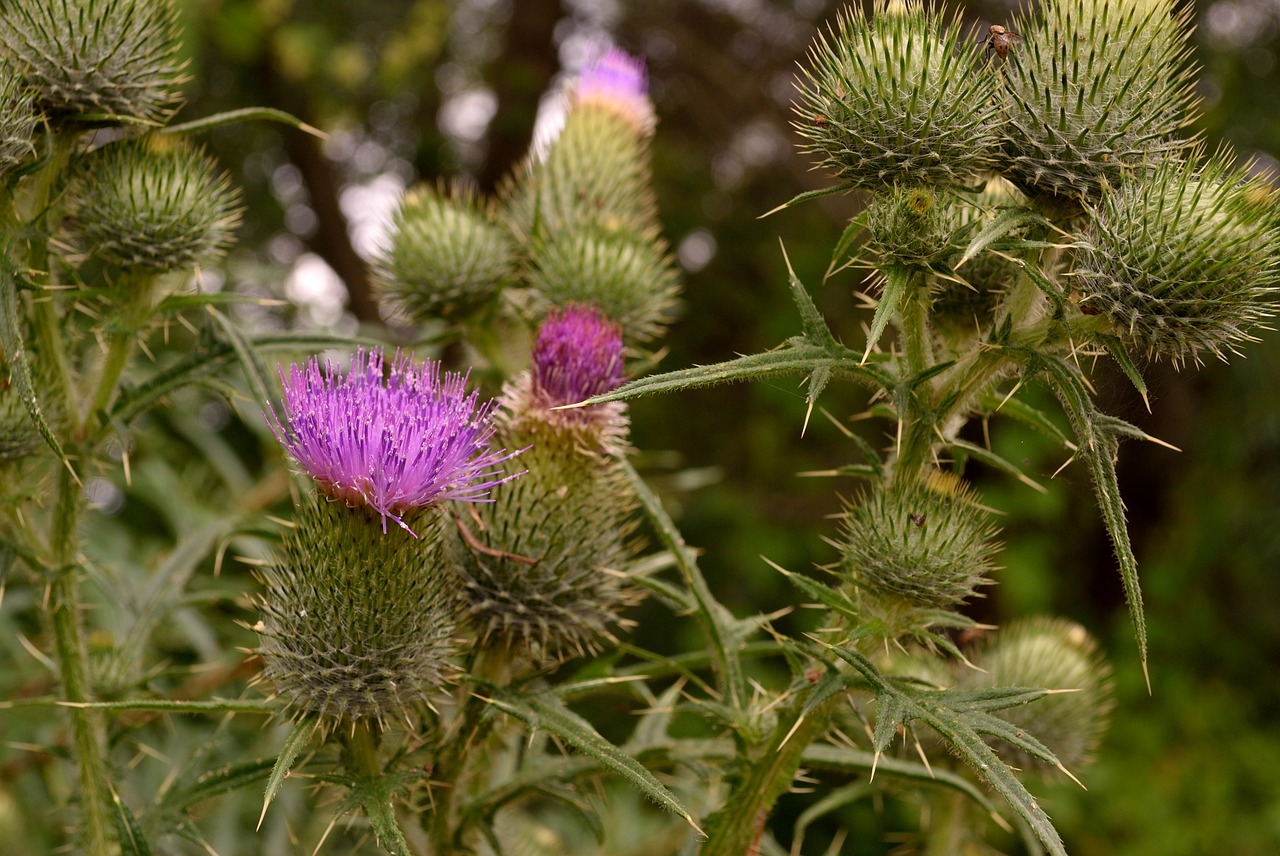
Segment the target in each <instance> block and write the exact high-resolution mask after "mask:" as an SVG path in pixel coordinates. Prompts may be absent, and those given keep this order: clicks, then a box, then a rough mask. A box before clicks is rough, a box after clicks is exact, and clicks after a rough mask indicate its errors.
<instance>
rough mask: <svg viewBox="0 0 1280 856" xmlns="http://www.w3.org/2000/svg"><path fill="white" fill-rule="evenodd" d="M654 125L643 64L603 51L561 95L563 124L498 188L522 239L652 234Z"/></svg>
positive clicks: (654, 227) (655, 231)
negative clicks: (570, 232)
mask: <svg viewBox="0 0 1280 856" xmlns="http://www.w3.org/2000/svg"><path fill="white" fill-rule="evenodd" d="M654 125H655V120H654V112H653V104H652V102H651V101H650V100H649V95H648V85H647V80H646V76H645V71H644V64H643V62H642V61H641V60H639V59H637V58H635V57H631V56H629V55H627V54H626V53H624V52H622V51H620V50H616V49H614V50H610V51H608V52H606V53H604V54H603V55H602V56H601V57H600V58H599V59H597V60H596V61H595V62H593V63H591V64H589V65H588V66H587V67H586V68H585V69H584V70H583V73H582V76H581V78H580V79H579V80H578V82H577V84H576V86H575V87H574V88H573V89H572V90H571V92H570V95H569V97H568V98H567V99H566V104H565V117H564V126H563V127H562V128H561V129H560V130H559V132H558V133H556V134H555V135H554V137H553V138H550V139H546V140H541V141H537V142H535V144H534V148H533V150H532V151H531V152H530V155H529V158H528V160H527V161H526V162H525V164H524V165H523V167H522V168H521V169H520V170H519V171H518V172H517V173H516V175H515V177H514V179H513V180H512V181H511V182H509V183H508V184H507V185H506V186H505V187H504V188H503V193H502V196H503V201H504V203H505V214H506V217H507V220H508V222H509V223H510V224H511V228H512V229H513V230H514V231H515V232H516V234H517V235H519V236H521V237H523V238H532V237H539V236H541V237H547V236H552V235H555V234H557V233H559V232H562V231H564V230H566V229H575V230H581V229H584V228H588V229H595V230H602V231H605V232H609V233H623V234H628V235H634V236H637V237H639V236H643V237H645V238H648V239H651V240H652V239H656V237H657V235H658V231H659V230H658V223H657V213H656V212H657V203H656V201H655V198H654V194H653V189H652V187H651V182H650V176H649V140H650V138H651V137H652V136H653V130H654Z"/></svg>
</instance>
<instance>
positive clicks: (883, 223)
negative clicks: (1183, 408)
mask: <svg viewBox="0 0 1280 856" xmlns="http://www.w3.org/2000/svg"><path fill="white" fill-rule="evenodd" d="M1174 7H1175V4H1174V2H1173V0H1125V2H1121V0H1046V2H1043V3H1039V4H1036V5H1035V6H1034V8H1029V9H1028V10H1027V11H1025V12H1023V13H1022V14H1020V15H1019V16H1018V17H1017V18H1016V19H1014V20H1011V21H1009V22H1007V26H1006V25H1004V24H998V25H996V26H997V27H998V28H999V29H998V30H995V31H993V32H992V33H991V34H990V35H988V34H987V33H985V32H984V33H981V34H978V35H975V33H974V32H973V31H970V30H966V29H965V28H963V27H962V26H960V24H959V22H958V21H955V20H951V19H949V18H948V17H947V16H946V15H944V13H942V12H940V11H938V10H937V9H935V8H934V7H933V6H932V5H928V6H927V5H925V4H923V3H920V2H915V1H914V0H908V2H890V3H886V2H878V3H877V4H876V9H875V11H874V13H871V14H864V13H862V12H849V13H847V14H845V15H844V16H842V18H841V19H840V21H839V23H838V25H837V26H836V28H835V30H834V31H833V32H832V33H831V35H830V37H820V38H819V39H818V41H817V43H816V44H815V46H814V48H813V50H812V53H811V63H810V66H811V67H810V68H809V70H808V72H807V79H806V80H805V81H804V83H803V91H802V95H801V98H800V102H799V106H798V113H799V118H798V121H797V123H796V124H797V127H798V128H799V130H800V133H801V134H802V135H803V136H804V137H805V138H806V141H807V145H806V147H807V149H808V150H809V151H810V152H811V153H812V154H814V155H816V156H817V157H818V159H819V163H820V165H821V166H823V167H826V168H828V169H830V170H831V171H832V172H833V173H834V174H835V177H836V180H837V181H838V182H839V183H840V184H841V185H842V186H844V187H848V188H850V189H854V188H856V189H860V190H864V191H869V192H870V193H871V194H872V203H871V210H870V211H869V212H868V228H869V230H870V232H871V248H872V249H873V250H874V251H875V252H876V254H877V255H878V257H879V259H880V260H881V261H882V262H883V263H884V264H898V265H907V266H917V267H926V268H929V269H931V270H933V271H936V272H938V273H943V274H946V275H948V276H952V277H953V279H952V280H950V281H951V282H953V283H957V284H958V287H959V288H960V289H963V290H964V291H965V292H967V293H966V294H957V293H956V292H955V289H954V288H950V287H946V286H943V287H939V288H938V292H939V294H938V299H937V302H938V303H939V304H940V307H941V308H942V309H943V310H944V311H946V310H950V311H954V312H956V313H958V314H956V315H955V316H954V318H955V320H956V322H957V323H958V324H960V325H962V326H965V327H967V329H968V331H969V332H970V333H971V334H972V335H971V336H970V337H968V339H967V341H969V342H971V341H973V340H974V337H978V338H980V337H981V336H982V335H984V333H985V332H986V331H987V330H989V329H990V325H991V324H992V322H993V311H992V310H993V308H994V306H995V303H996V301H995V300H986V299H984V296H985V295H986V293H987V292H988V291H990V290H991V289H995V288H998V287H999V283H1000V282H1002V281H1007V280H1008V279H1009V278H1010V274H1011V272H1012V271H1011V269H1010V268H1009V267H1007V266H1005V267H1001V266H999V265H995V266H991V265H988V266H987V269H983V270H977V269H968V270H954V269H951V268H950V265H952V264H955V263H956V262H957V260H958V259H959V258H960V255H961V251H962V250H963V248H964V247H965V245H966V244H967V243H968V241H969V239H970V238H971V237H972V235H973V234H974V232H973V229H974V228H975V227H974V226H973V222H974V220H975V219H981V218H982V217H983V216H986V215H987V214H988V213H989V212H991V211H992V210H993V209H995V208H998V207H1000V206H1010V205H1014V204H1018V203H1022V204H1029V205H1031V206H1033V207H1035V208H1036V209H1037V210H1039V211H1041V212H1042V213H1044V214H1045V215H1046V217H1048V218H1050V219H1051V220H1052V221H1053V222H1054V224H1055V225H1056V226H1057V227H1058V228H1059V229H1060V230H1061V233H1060V234H1059V235H1058V236H1057V239H1058V240H1060V241H1061V242H1063V243H1066V244H1070V245H1071V247H1070V250H1069V251H1068V252H1066V253H1064V255H1063V257H1062V258H1061V259H1060V265H1061V267H1060V268H1059V269H1058V270H1056V271H1054V272H1053V273H1054V275H1055V276H1056V277H1057V279H1058V281H1059V282H1062V283H1065V284H1066V286H1065V293H1066V294H1067V295H1068V296H1069V298H1070V300H1071V302H1072V304H1073V305H1072V307H1070V308H1071V309H1072V310H1074V311H1078V312H1083V313H1086V314H1091V315H1096V316H1099V317H1100V318H1101V319H1104V320H1105V321H1107V322H1109V329H1107V330H1106V331H1105V332H1106V333H1108V334H1111V335H1114V336H1117V337H1119V338H1120V339H1121V340H1122V341H1123V342H1124V344H1125V345H1126V347H1127V348H1129V349H1130V350H1131V351H1134V352H1136V353H1141V354H1145V355H1146V356H1147V357H1148V358H1149V359H1152V360H1168V361H1170V362H1172V363H1173V364H1175V365H1182V364H1184V363H1187V362H1192V363H1196V362H1199V361H1201V360H1202V359H1203V358H1204V357H1205V356H1207V355H1216V356H1219V357H1221V356H1223V355H1224V354H1225V353H1228V352H1230V351H1233V350H1234V349H1235V348H1236V347H1237V346H1238V345H1239V344H1240V343H1241V342H1243V341H1245V340H1247V339H1249V338H1250V336H1251V333H1252V332H1253V331H1254V330H1256V328H1257V327H1258V325H1259V324H1260V323H1261V322H1263V321H1264V320H1265V319H1266V318H1267V317H1269V315H1270V310H1269V309H1268V308H1267V306H1266V301H1267V300H1268V299H1269V296H1270V295H1271V293H1272V292H1273V291H1274V289H1275V286H1276V282H1277V276H1278V271H1277V265H1276V258H1277V250H1280V233H1278V232H1277V229H1276V221H1275V217H1274V213H1273V212H1274V196H1273V193H1272V191H1271V189H1270V188H1269V186H1268V185H1267V184H1266V183H1265V182H1263V181H1262V180H1261V179H1259V178H1258V177H1256V176H1254V175H1253V174H1252V171H1251V168H1250V167H1249V166H1248V165H1245V166H1236V165H1233V158H1232V156H1231V154H1230V153H1229V152H1226V151H1218V152H1217V153H1215V154H1212V155H1206V153H1205V149H1204V146H1203V145H1202V144H1200V143H1199V142H1197V141H1196V140H1195V139H1194V138H1189V137H1188V136H1186V135H1185V134H1184V133H1183V129H1184V128H1185V127H1186V126H1187V124H1188V123H1189V122H1190V121H1191V119H1192V118H1193V115H1194V113H1193V111H1194V106H1195V105H1194V86H1193V76H1194V68H1193V66H1192V64H1191V62H1190V59H1189V45H1188V39H1189V36H1190V32H1191V27H1190V23H1189V15H1190V9H1189V7H1187V6H1185V5H1183V6H1181V7H1180V8H1178V9H1175V8H1174ZM984 185H986V186H987V188H988V193H987V194H986V195H985V196H979V195H977V194H975V193H974V190H975V189H981V188H982V187H983V186H984ZM991 274H996V275H997V276H998V278H996V279H989V275H991ZM940 281H942V280H937V279H935V282H940ZM984 309H985V310H986V311H985V312H984ZM1100 323H1101V322H1100Z"/></svg>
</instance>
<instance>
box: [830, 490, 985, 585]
mask: <svg viewBox="0 0 1280 856" xmlns="http://www.w3.org/2000/svg"><path fill="white" fill-rule="evenodd" d="M996 534H997V531H996V528H995V527H994V526H993V525H992V524H991V522H990V520H989V513H988V512H987V511H986V509H984V508H983V507H982V506H981V505H980V504H979V503H978V501H977V498H976V497H975V496H974V495H973V493H972V491H971V490H970V489H968V488H967V487H965V486H964V485H963V484H962V483H960V482H959V481H958V480H956V479H954V477H950V476H947V475H944V474H942V473H935V474H934V475H933V476H932V477H931V478H929V479H928V480H926V481H918V482H910V483H907V484H896V485H894V486H892V487H888V488H885V487H881V486H877V487H875V488H872V489H871V490H868V491H866V492H865V493H864V494H863V495H862V496H861V497H860V498H859V500H858V502H857V503H856V504H855V505H852V506H851V507H850V508H849V509H848V511H847V512H846V513H845V516H844V521H843V525H842V527H841V537H840V547H841V552H842V562H841V569H842V572H843V575H844V577H845V578H846V580H847V581H848V582H849V583H851V584H852V585H853V586H854V587H856V588H857V589H860V590H862V591H865V592H868V593H870V594H871V595H872V596H873V597H874V598H875V599H876V600H878V601H879V602H880V603H881V605H882V607H883V608H884V609H886V610H894V609H901V610H911V609H934V610H947V609H953V608H954V607H956V606H958V605H960V604H961V603H962V602H963V601H964V600H965V599H967V598H969V597H971V596H972V595H973V594H974V593H975V592H976V590H977V588H978V587H979V586H981V585H984V584H986V583H987V582H988V579H987V574H988V573H989V572H990V571H991V570H992V567H993V566H992V558H993V556H994V554H995V552H996V551H997V550H998V549H999V547H998V544H997V543H996V540H995V538H996Z"/></svg>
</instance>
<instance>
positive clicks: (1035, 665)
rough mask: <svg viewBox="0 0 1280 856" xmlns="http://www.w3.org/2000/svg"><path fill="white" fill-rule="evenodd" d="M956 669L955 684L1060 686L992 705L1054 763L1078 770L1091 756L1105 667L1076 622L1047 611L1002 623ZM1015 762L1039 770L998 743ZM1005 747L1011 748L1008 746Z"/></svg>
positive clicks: (1098, 736)
mask: <svg viewBox="0 0 1280 856" xmlns="http://www.w3.org/2000/svg"><path fill="white" fill-rule="evenodd" d="M971 660H972V662H973V664H974V665H975V666H977V667H978V668H977V669H965V670H964V671H963V672H962V673H961V678H962V680H961V687H962V688H970V689H976V688H979V687H1044V688H1046V689H1053V690H1074V692H1061V693H1054V694H1052V695H1048V696H1045V697H1044V698H1041V699H1037V700H1036V701H1034V702H1032V703H1031V704H1027V705H1022V706H1020V707H1014V708H1008V709H1006V710H1002V711H1000V716H1001V717H1002V718H1003V719H1006V720H1008V721H1009V722H1012V723H1013V724H1014V725H1016V726H1018V727H1019V728H1023V729H1025V730H1026V732H1027V733H1028V734H1030V735H1032V736H1033V737H1035V738H1036V739H1037V740H1039V741H1040V742H1041V743H1043V744H1044V745H1045V746H1047V747H1049V749H1050V750H1052V751H1053V753H1054V754H1055V755H1057V756H1058V760H1060V761H1061V762H1062V765H1063V766H1064V767H1066V768H1067V769H1068V770H1071V771H1072V772H1079V771H1080V770H1081V769H1082V768H1083V767H1085V766H1087V765H1088V764H1089V762H1090V761H1091V760H1092V758H1093V753H1094V751H1095V750H1096V749H1097V747H1098V744H1099V743H1100V742H1101V740H1102V735H1103V732H1105V730H1106V727H1107V718H1108V714H1109V713H1110V711H1111V707H1112V704H1113V698H1112V695H1111V668H1110V666H1108V665H1107V663H1106V661H1105V660H1104V659H1103V657H1102V654H1101V652H1100V651H1099V649H1098V643H1097V642H1096V641H1095V640H1094V639H1093V638H1092V637H1091V636H1090V635H1089V634H1088V632H1087V631H1086V630H1085V629H1084V628H1083V627H1081V626H1080V625H1078V624H1076V623H1074V622H1071V621H1066V620H1064V619H1055V618H1038V619H1029V620H1023V621H1019V622H1015V623H1013V624H1010V625H1009V626H1008V627H1005V628H1002V629H1001V630H999V631H997V632H996V633H994V634H992V635H991V636H990V637H988V638H987V639H986V640H985V641H984V643H983V644H982V645H981V647H979V648H978V649H977V650H976V651H974V652H973V653H972V656H971ZM999 749H1000V752H1001V754H1002V755H1004V756H1005V760H1006V761H1008V762H1009V763H1010V764H1012V765H1013V766H1014V767H1015V768H1017V769H1020V770H1041V771H1045V769H1046V768H1045V765H1044V762H1042V761H1040V760H1038V759H1036V758H1033V757H1031V756H1029V755H1026V754H1025V753H1023V752H1020V751H1014V750H1011V749H1008V747H1006V746H1004V745H1001V746H1000V747H999ZM1010 753H1012V756H1011V754H1010Z"/></svg>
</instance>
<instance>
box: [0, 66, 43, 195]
mask: <svg viewBox="0 0 1280 856" xmlns="http://www.w3.org/2000/svg"><path fill="white" fill-rule="evenodd" d="M33 101H34V97H33V95H32V93H31V90H30V89H28V88H27V87H26V86H25V85H23V82H22V79H21V78H20V77H18V76H17V75H15V74H14V72H13V68H12V66H11V65H10V63H9V62H8V61H7V60H5V59H4V58H3V55H0V177H3V176H6V175H8V174H9V173H10V172H12V171H13V170H14V169H15V168H17V167H19V166H21V165H22V164H23V163H24V162H26V161H28V160H30V159H31V158H32V156H33V155H35V146H34V145H33V143H32V140H33V139H34V138H35V132H36V114H35V111H34V110H33V109H32V104H33Z"/></svg>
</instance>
